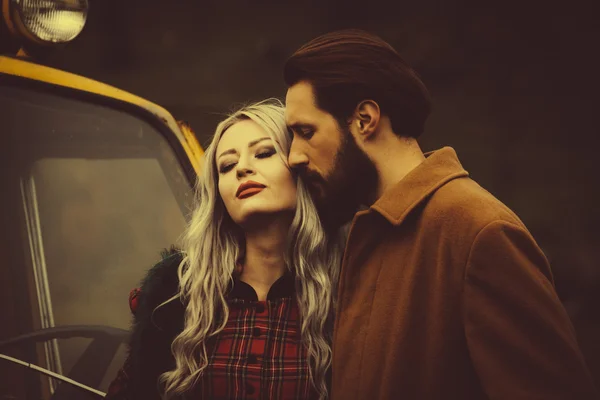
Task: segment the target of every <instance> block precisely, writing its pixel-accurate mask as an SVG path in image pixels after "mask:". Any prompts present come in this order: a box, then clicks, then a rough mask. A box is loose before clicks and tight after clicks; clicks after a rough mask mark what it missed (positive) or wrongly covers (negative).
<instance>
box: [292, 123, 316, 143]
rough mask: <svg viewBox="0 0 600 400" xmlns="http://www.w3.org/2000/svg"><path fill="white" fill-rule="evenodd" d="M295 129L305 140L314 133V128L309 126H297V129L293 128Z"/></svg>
mask: <svg viewBox="0 0 600 400" xmlns="http://www.w3.org/2000/svg"><path fill="white" fill-rule="evenodd" d="M295 131H296V133H297V134H298V136H300V137H301V138H303V139H306V140H308V139H310V138H312V137H313V135H314V134H315V130H314V129H313V128H311V127H309V126H302V127H298V128H297V129H295Z"/></svg>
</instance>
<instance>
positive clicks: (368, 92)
mask: <svg viewBox="0 0 600 400" xmlns="http://www.w3.org/2000/svg"><path fill="white" fill-rule="evenodd" d="M283 74H284V80H285V83H286V84H287V85H288V86H293V85H295V84H296V83H298V82H301V81H307V82H309V83H310V84H311V85H312V87H313V90H314V92H315V104H316V106H317V107H318V108H320V109H321V110H323V111H326V112H328V113H329V114H331V115H332V116H333V117H334V118H335V119H336V120H337V121H338V122H339V123H340V124H341V123H344V122H345V121H347V120H348V119H349V118H350V117H351V116H352V113H353V112H354V110H355V108H356V106H357V105H358V104H359V103H360V102H361V101H363V100H373V101H375V102H377V104H378V105H379V107H380V109H381V113H382V114H384V115H387V116H388V117H389V118H390V121H391V124H392V129H393V131H394V133H396V134H397V135H400V136H405V137H414V138H416V137H419V136H420V135H421V133H423V129H424V125H425V120H426V119H427V116H428V115H429V112H430V110H431V100H430V97H429V93H428V91H427V88H426V87H425V85H424V84H423V82H422V81H421V79H419V77H418V76H417V74H416V73H415V71H413V69H412V68H411V67H410V66H408V64H406V62H405V61H404V60H403V59H402V58H401V57H400V55H399V54H398V52H397V51H396V50H394V48H393V47H392V46H390V45H389V44H388V43H387V42H385V41H384V40H383V39H381V38H379V37H378V36H375V35H373V34H370V33H367V32H364V31H361V30H357V29H349V30H341V31H335V32H331V33H327V34H325V35H322V36H319V37H317V38H315V39H313V40H311V41H310V42H308V43H307V44H305V45H304V46H302V47H301V48H300V49H298V50H297V51H296V52H295V53H294V54H292V56H291V57H290V58H289V59H288V60H287V61H286V63H285V67H284V73H283Z"/></svg>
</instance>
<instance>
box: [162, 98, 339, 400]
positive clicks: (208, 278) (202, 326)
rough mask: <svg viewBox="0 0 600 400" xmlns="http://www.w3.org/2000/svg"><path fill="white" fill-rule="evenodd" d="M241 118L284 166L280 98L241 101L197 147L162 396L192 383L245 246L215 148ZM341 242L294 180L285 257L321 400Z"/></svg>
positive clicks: (286, 144)
mask: <svg viewBox="0 0 600 400" xmlns="http://www.w3.org/2000/svg"><path fill="white" fill-rule="evenodd" d="M248 119H249V120H251V121H254V122H255V123H256V124H258V125H259V126H260V127H261V128H262V129H263V130H264V131H265V132H266V133H267V134H268V135H269V136H270V137H271V139H272V140H273V142H274V145H275V148H276V150H277V152H278V154H279V156H280V157H282V159H283V160H284V162H285V164H286V165H287V156H288V152H289V150H288V149H289V148H290V145H291V138H290V136H289V134H288V131H287V128H286V124H285V118H284V109H283V105H282V104H281V102H280V101H279V100H276V99H268V100H265V101H262V102H259V103H256V104H252V105H249V106H246V107H243V108H241V109H240V110H238V111H236V112H234V113H232V114H230V115H229V116H228V118H226V119H225V120H224V121H222V122H221V123H220V124H219V125H218V126H217V129H216V131H215V134H214V137H213V140H212V142H211V144H210V145H209V146H208V148H207V149H206V151H205V153H204V160H203V169H202V172H201V176H200V177H199V179H198V183H197V185H196V193H197V196H196V204H195V207H194V211H193V214H192V218H191V221H190V223H189V225H188V228H187V230H186V232H185V233H184V236H183V240H182V252H183V256H184V258H183V261H182V263H181V265H180V266H179V269H178V277H179V293H178V295H177V296H175V297H174V299H175V298H179V299H180V300H181V301H187V307H186V311H185V325H184V328H183V331H182V332H181V333H180V334H179V335H178V336H177V337H176V338H175V339H174V341H173V343H172V346H171V350H172V353H173V356H174V358H175V368H174V369H173V370H171V371H168V372H165V373H164V374H162V375H161V381H162V383H163V384H164V398H165V399H170V398H173V397H175V396H177V395H180V394H182V393H185V392H186V391H187V390H189V389H191V388H192V387H193V386H194V384H195V383H196V381H197V380H198V378H199V377H200V376H201V375H202V373H203V371H204V370H205V369H206V367H207V365H208V355H207V351H206V344H205V343H206V340H207V339H208V338H210V337H213V336H215V335H217V334H218V333H219V332H220V331H221V330H223V328H224V327H225V324H226V322H227V319H228V317H229V309H228V306H227V302H226V298H225V295H226V290H227V288H228V287H229V285H230V283H231V281H232V279H233V273H234V270H235V266H236V261H237V260H238V259H239V257H240V256H242V255H243V252H244V250H245V244H244V242H243V235H242V234H241V231H240V230H239V228H237V226H236V225H235V224H234V223H233V222H232V221H231V218H230V217H229V215H228V213H227V211H226V209H225V206H224V204H223V202H222V200H221V198H220V196H219V192H218V185H217V181H218V174H217V169H216V163H215V158H216V156H215V153H216V148H217V145H218V143H219V141H220V139H221V137H222V136H223V134H224V133H225V131H226V130H227V129H228V128H230V127H231V126H233V125H234V124H235V123H237V122H239V121H242V120H248ZM342 240H343V237H342V236H341V234H340V236H339V237H335V238H333V237H331V238H330V237H327V235H326V234H325V232H324V230H323V228H322V226H321V223H320V221H319V218H318V216H317V212H316V209H315V206H314V204H313V202H312V200H311V198H310V195H309V193H308V191H307V190H306V188H305V186H304V184H303V183H302V181H301V180H300V179H298V184H297V205H296V212H295V216H294V219H293V222H292V224H291V226H290V229H289V234H288V247H287V249H288V250H287V253H286V254H285V260H286V264H287V268H289V269H291V271H292V272H293V273H294V274H295V276H296V300H297V303H298V308H299V310H300V316H301V320H302V325H301V341H302V344H303V345H304V346H305V347H306V349H307V354H308V359H309V371H310V380H311V383H312V385H313V386H314V388H315V389H316V390H317V391H318V392H319V393H320V398H321V399H325V398H327V397H328V393H327V384H326V372H327V369H328V368H329V367H330V365H331V337H330V334H331V331H332V325H333V324H332V318H333V310H334V299H335V296H334V290H335V287H336V286H337V285H336V283H337V279H338V273H339V264H340V259H341V244H342ZM218 316H221V317H220V318H218Z"/></svg>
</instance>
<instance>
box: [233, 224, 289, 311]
mask: <svg viewBox="0 0 600 400" xmlns="http://www.w3.org/2000/svg"><path fill="white" fill-rule="evenodd" d="M289 227H290V221H289V219H287V218H280V219H277V220H274V221H272V222H270V223H267V224H265V225H262V226H261V227H260V228H259V229H256V230H250V231H246V253H245V258H244V260H243V266H242V267H243V268H242V273H241V276H240V279H241V280H242V281H244V282H246V283H247V284H249V285H250V286H252V287H253V288H254V290H255V291H256V293H257V295H258V299H259V300H261V301H262V300H266V297H267V294H268V292H269V289H270V288H271V286H272V285H273V283H275V281H276V280H277V279H279V278H280V277H281V276H283V274H284V273H285V260H284V254H285V251H286V241H287V234H288V230H289Z"/></svg>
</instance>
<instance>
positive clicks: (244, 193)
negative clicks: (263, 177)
mask: <svg viewBox="0 0 600 400" xmlns="http://www.w3.org/2000/svg"><path fill="white" fill-rule="evenodd" d="M263 189H264V187H251V188H248V189H244V190H242V191H241V192H240V194H239V195H238V199H245V198H248V197H251V196H254V195H255V194H257V193H260V192H262V190H263Z"/></svg>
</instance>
